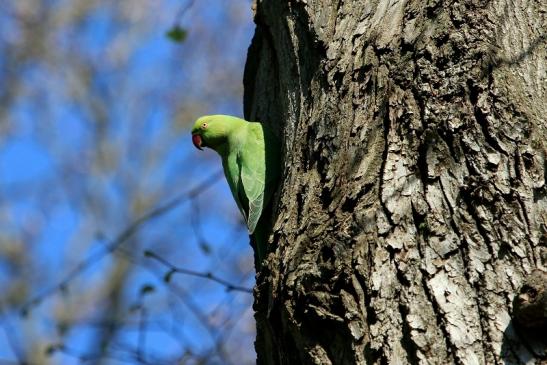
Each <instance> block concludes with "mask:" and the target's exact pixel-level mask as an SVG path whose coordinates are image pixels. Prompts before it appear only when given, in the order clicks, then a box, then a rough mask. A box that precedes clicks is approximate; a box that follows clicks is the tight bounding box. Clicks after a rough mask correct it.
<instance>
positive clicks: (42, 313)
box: [0, 0, 254, 364]
mask: <svg viewBox="0 0 547 365" xmlns="http://www.w3.org/2000/svg"><path fill="white" fill-rule="evenodd" d="M88 1H89V0H88ZM84 3H85V2H84V1H83V0H81V1H74V2H68V1H46V0H44V1H41V2H34V3H33V2H30V1H19V2H16V1H15V0H13V1H8V2H7V4H5V5H6V7H5V8H6V11H5V12H4V14H3V15H0V24H2V26H0V81H1V82H2V84H3V85H5V87H6V88H7V87H9V88H11V89H9V90H7V89H4V90H3V91H2V92H0V100H2V104H1V105H0V108H1V109H0V112H1V113H2V114H1V115H2V119H3V120H2V121H1V122H0V132H2V133H1V135H0V227H1V230H0V284H2V285H3V287H4V288H5V290H6V291H8V292H9V293H12V296H13V298H12V297H11V296H9V295H8V297H9V298H7V299H5V300H4V301H3V302H2V310H3V312H2V316H1V320H2V328H3V329H4V332H3V333H2V332H0V360H9V361H15V360H17V354H16V353H14V352H17V348H18V347H19V348H20V349H21V350H20V352H22V353H23V355H19V356H25V357H27V356H28V357H29V359H35V358H39V357H37V355H35V353H36V351H43V350H44V349H45V347H47V346H49V345H51V344H55V343H57V344H60V343H62V344H64V346H65V350H63V351H58V352H55V353H54V354H53V355H52V356H51V357H50V358H49V360H50V361H51V362H52V363H57V364H78V363H80V360H78V358H77V357H78V356H84V355H86V356H87V355H93V354H94V353H97V351H98V349H97V343H95V342H96V341H98V339H100V338H102V337H104V336H103V335H101V331H104V328H100V327H97V326H95V325H93V324H92V323H93V321H96V320H99V319H102V320H104V319H105V318H107V317H108V315H105V313H110V312H112V313H114V312H115V313H116V315H117V316H118V319H121V320H123V321H124V325H123V326H122V329H121V330H120V331H119V332H117V333H116V334H115V338H114V339H113V340H112V341H111V342H109V353H111V354H114V355H112V356H113V357H114V358H111V359H109V360H108V361H109V362H108V363H112V364H118V363H139V362H138V361H137V360H135V359H134V358H133V357H132V356H134V355H135V351H136V350H135V349H137V348H140V349H141V350H140V351H142V352H144V355H143V354H140V355H141V356H144V357H145V359H146V360H147V361H150V362H152V363H154V362H157V363H160V360H162V359H171V358H172V357H173V356H179V355H181V354H182V353H184V352H187V353H190V354H195V355H196V356H197V355H199V354H204V355H206V354H209V353H212V354H214V353H215V352H214V348H215V344H214V337H215V336H221V338H222V342H223V346H224V347H225V350H226V352H228V353H229V352H232V353H233V351H234V350H237V351H239V353H246V354H247V356H243V357H242V358H243V359H247V360H248V361H250V362H252V360H253V359H254V358H253V356H254V355H253V351H254V350H253V348H252V346H253V345H252V341H253V336H254V335H253V326H254V324H253V323H252V312H251V310H250V306H251V304H252V300H251V299H252V298H251V296H250V295H249V294H248V293H234V292H229V293H227V292H226V291H225V289H224V288H223V287H222V286H221V285H218V284H217V283H214V282H211V281H208V280H205V279H201V278H196V277H192V276H185V275H183V274H177V275H175V276H173V279H172V281H171V282H170V283H169V285H167V283H165V282H164V281H163V280H162V274H164V273H165V272H166V271H167V268H166V267H164V266H162V265H160V264H158V263H157V262H153V260H150V259H147V258H145V257H144V255H143V252H144V251H145V250H152V251H153V252H156V253H157V254H159V255H162V257H166V258H168V259H169V261H170V262H171V263H173V264H175V265H177V266H180V267H184V268H187V269H191V270H197V271H203V272H213V273H215V274H216V275H218V276H219V277H222V278H223V279H226V280H229V281H230V282H233V283H236V284H240V285H243V286H246V287H252V285H253V282H254V274H253V271H252V257H251V249H250V247H249V245H248V239H247V235H246V231H245V228H244V227H243V225H242V224H241V219H240V217H239V213H238V212H237V209H236V207H235V204H234V203H233V201H232V199H231V196H230V192H229V189H228V187H227V184H226V183H225V181H224V179H221V180H219V181H217V182H215V183H214V184H213V186H212V187H211V188H207V190H206V191H204V192H203V193H202V194H200V195H199V196H198V197H197V198H195V199H193V200H188V201H185V202H183V203H181V204H180V205H178V206H177V207H176V208H174V209H172V210H170V211H169V212H167V213H166V214H164V215H162V216H161V217H159V218H157V219H155V220H152V221H150V222H147V223H146V224H145V225H144V226H143V227H142V229H140V230H139V231H138V233H137V234H135V236H134V238H133V239H130V240H128V241H127V242H125V243H124V244H123V245H122V246H121V249H120V250H116V251H115V252H114V253H112V254H108V255H105V256H104V257H103V258H101V259H100V260H97V261H96V262H94V263H93V265H91V266H90V268H89V269H87V270H85V271H84V272H83V273H82V274H81V275H78V276H76V277H74V278H72V279H71V280H70V281H69V282H68V286H67V290H66V291H64V292H63V291H59V290H57V291H54V292H53V294H52V295H50V296H47V297H46V298H44V299H43V300H41V301H40V302H39V303H38V304H37V305H36V306H33V307H32V308H31V310H30V312H29V315H28V316H27V317H22V316H20V314H19V313H20V309H21V307H22V306H23V305H24V304H25V303H27V302H28V300H29V299H31V298H34V297H36V296H37V295H38V296H40V295H41V293H44V292H46V291H47V290H49V288H54V287H55V285H56V284H57V283H59V281H61V280H63V279H64V278H65V277H66V275H67V274H68V273H69V272H70V271H71V270H72V269H73V268H74V267H77V265H79V264H80V263H81V262H86V260H89V258H90V257H93V255H97V253H98V252H99V253H100V252H102V251H103V250H104V247H105V245H106V244H108V242H109V240H111V239H113V238H114V237H115V236H116V235H117V234H119V233H120V232H121V231H122V230H123V229H124V228H126V227H127V226H128V225H130V224H131V222H132V221H134V220H135V219H137V218H138V217H140V216H142V215H143V214H146V212H148V211H150V210H152V209H154V208H155V207H157V206H159V205H161V204H163V203H165V202H168V201H169V200H170V199H172V198H173V197H175V196H177V195H179V194H181V193H183V192H185V191H188V190H189V189H191V188H194V187H196V186H198V184H199V183H200V182H202V181H204V180H206V179H207V178H208V177H209V176H211V175H213V174H215V173H217V172H218V171H219V170H220V161H219V159H218V157H217V156H216V155H214V153H213V152H211V151H206V152H200V151H197V150H195V149H194V147H193V146H192V145H191V143H190V138H189V132H188V128H189V126H190V124H191V123H192V122H193V120H194V119H195V118H197V117H198V116H200V115H201V114H209V113H226V114H233V115H238V116H241V115H242V85H241V83H242V75H243V67H244V63H245V58H246V52H247V48H248V45H249V43H250V39H251V37H252V34H253V31H254V25H253V23H252V14H251V11H250V2H249V1H246V0H245V1H244V0H241V1H240V0H233V1H230V2H226V1H224V0H211V1H208V2H206V3H205V2H195V3H194V4H193V5H192V6H191V7H189V8H188V11H187V12H186V13H185V14H184V15H183V17H182V18H181V19H180V20H179V21H180V25H181V26H182V27H184V28H185V29H187V31H188V37H187V39H186V40H185V41H184V42H183V43H181V44H177V43H175V42H172V41H170V40H169V39H167V38H166V37H165V33H166V31H167V30H168V29H169V28H170V27H171V26H172V25H173V22H176V21H177V19H176V16H175V14H176V13H177V11H178V10H179V9H180V8H181V7H184V4H185V3H184V2H181V1H166V2H147V1H134V2H131V1H119V2H117V3H116V2H107V1H99V0H98V1H90V3H92V4H93V5H92V6H90V7H89V8H85V7H84V10H82V9H81V8H79V7H78V4H79V5H82V4H84ZM130 3H131V4H130ZM25 4H26V5H25ZM71 7H73V8H71ZM70 11H74V12H76V11H78V12H81V14H80V16H79V17H71V16H70ZM23 20H24V21H23ZM40 26H44V29H39V28H40ZM33 42H35V43H36V44H34V43H33ZM203 188H204V189H205V187H203ZM116 275H121V278H118V277H117V276H116ZM115 279H119V280H120V284H119V285H118V286H116V288H117V289H116V290H118V292H120V293H121V294H120V299H119V300H118V304H119V307H118V308H116V309H115V310H113V309H112V308H110V307H109V302H108V295H106V294H105V290H108V288H109V287H110V286H109V285H110V284H109V283H110V281H112V280H114V281H115ZM112 285H113V284H112ZM143 286H150V287H153V288H154V291H153V292H151V293H149V294H147V295H145V296H144V298H141V296H140V294H139V293H140V291H141V289H142V288H143ZM180 293H185V294H184V295H182V296H183V297H184V300H182V301H181V300H180ZM142 300H144V302H142V303H141V301H142ZM136 304H141V308H144V311H142V310H135V309H134V307H135V305H136ZM192 307H195V308H197V309H198V312H199V313H200V315H202V316H205V318H206V319H205V320H206V321H207V323H208V325H207V326H204V325H203V323H202V322H203V320H204V319H203V318H204V317H201V318H200V317H199V315H196V313H194V312H195V311H194V312H193V309H192ZM195 308H194V309H195ZM142 313H146V316H147V318H148V319H150V321H151V323H150V324H149V325H147V327H146V329H147V330H146V331H143V330H142V328H141V330H139V328H138V324H139V323H143V322H142V321H141V319H140V318H141V316H142V315H143V314H142ZM139 321H141V322H139ZM225 323H228V325H226V324H225ZM60 324H67V327H68V328H63V326H62V325H60ZM166 326H167V327H169V328H166ZM210 327H212V328H214V329H215V331H214V332H215V334H214V335H213V336H211V333H209V332H210V331H209V330H208V328H210ZM98 328H99V329H98ZM7 333H9V334H10V338H13V340H12V341H9V340H8V338H7V337H6V334H7ZM143 333H146V335H145V336H144V340H143ZM224 337H226V339H224ZM13 343H15V345H14V344H13ZM128 349H129V350H128ZM212 349H213V350H212ZM14 350H15V351H14ZM211 351H212V352H211ZM74 355H77V356H74ZM156 357H157V358H156ZM228 360H229V359H228ZM247 360H245V361H247ZM210 361H211V363H222V362H223V361H222V360H220V358H215V357H214V356H211V358H210Z"/></svg>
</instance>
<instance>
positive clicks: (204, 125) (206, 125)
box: [201, 123, 209, 129]
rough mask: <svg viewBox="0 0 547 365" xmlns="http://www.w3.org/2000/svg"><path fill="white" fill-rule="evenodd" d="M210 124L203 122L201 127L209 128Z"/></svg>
mask: <svg viewBox="0 0 547 365" xmlns="http://www.w3.org/2000/svg"><path fill="white" fill-rule="evenodd" d="M208 126H209V125H208V124H207V123H203V124H202V125H201V129H207V127H208Z"/></svg>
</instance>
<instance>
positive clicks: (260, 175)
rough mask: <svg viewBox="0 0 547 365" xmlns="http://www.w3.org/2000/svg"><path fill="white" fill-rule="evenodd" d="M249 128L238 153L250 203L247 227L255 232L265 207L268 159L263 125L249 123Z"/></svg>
mask: <svg viewBox="0 0 547 365" xmlns="http://www.w3.org/2000/svg"><path fill="white" fill-rule="evenodd" d="M248 128H249V130H248V133H247V137H246V140H245V143H244V146H243V147H242V148H241V149H240V151H239V154H238V165H239V167H240V174H241V182H242V185H243V190H244V193H245V196H246V197H247V201H248V204H249V210H248V213H247V217H246V218H247V227H248V229H249V233H253V232H254V230H255V228H256V225H257V223H258V220H259V219H260V215H261V214H262V209H263V208H264V207H263V205H264V180H265V176H266V161H265V150H264V134H263V131H262V126H261V125H260V124H259V123H249V126H248Z"/></svg>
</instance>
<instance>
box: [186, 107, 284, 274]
mask: <svg viewBox="0 0 547 365" xmlns="http://www.w3.org/2000/svg"><path fill="white" fill-rule="evenodd" d="M192 141H193V142H194V145H195V146H196V147H198V148H200V149H201V147H209V148H212V149H213V150H215V151H216V152H218V154H219V155H220V157H221V158H222V166H223V168H224V174H225V176H226V180H227V181H228V185H229V186H230V190H231V192H232V195H233V197H234V199H235V201H236V204H237V206H238V208H239V210H240V211H241V214H242V215H243V217H244V218H245V221H246V223H247V227H248V229H249V233H250V234H253V236H254V238H255V242H256V250H257V256H258V262H259V263H260V262H261V261H262V259H264V255H265V253H266V247H265V245H266V239H267V237H265V234H266V232H265V229H264V227H261V226H260V224H261V223H262V222H260V218H261V216H262V213H263V211H264V208H265V207H266V206H267V204H268V202H269V200H270V198H271V196H272V194H273V192H274V191H275V189H276V186H277V184H276V183H277V180H278V178H279V143H278V141H277V139H276V137H275V136H274V134H273V133H272V132H271V131H269V130H268V129H267V128H266V127H264V126H263V125H262V124H260V123H254V122H247V121H246V120H243V119H240V118H236V117H231V116H228V115H208V116H204V117H201V118H199V119H198V120H197V121H196V122H195V124H194V127H193V128H192Z"/></svg>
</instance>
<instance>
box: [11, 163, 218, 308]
mask: <svg viewBox="0 0 547 365" xmlns="http://www.w3.org/2000/svg"><path fill="white" fill-rule="evenodd" d="M221 175H222V171H217V172H216V173H214V174H212V175H211V176H209V177H208V178H207V179H205V180H204V181H203V182H201V183H199V184H197V185H196V186H195V187H193V188H192V189H190V190H188V191H186V192H184V193H182V194H180V195H178V196H176V197H175V198H173V199H171V200H170V201H169V202H167V203H165V204H164V205H161V206H159V207H157V208H155V209H153V210H152V211H150V212H149V213H147V214H145V215H143V216H142V217H140V218H138V219H137V220H135V221H134V222H133V223H131V224H130V225H129V226H128V227H127V228H126V229H124V230H123V231H122V232H121V233H120V234H118V236H116V238H114V239H113V240H112V241H110V242H109V243H108V244H106V245H105V246H104V247H103V249H102V250H101V251H97V252H96V253H95V254H93V255H91V256H89V257H88V258H87V259H85V260H84V261H82V262H80V263H79V264H78V265H76V267H74V268H73V269H72V270H71V271H70V272H69V273H68V274H67V275H66V276H65V277H64V278H63V279H62V280H61V281H59V282H58V283H57V284H56V285H55V286H52V287H51V288H49V289H47V290H45V291H44V292H42V293H41V294H39V295H37V296H35V297H34V298H33V299H31V300H30V301H29V302H27V303H25V304H24V305H23V306H22V308H21V313H22V315H26V314H27V313H28V311H29V310H30V308H31V307H33V306H36V305H38V304H40V303H41V302H42V301H43V300H44V299H46V298H48V297H50V296H51V295H53V294H55V292H57V291H63V290H65V289H66V287H67V285H68V284H69V283H70V282H71V281H72V280H74V278H75V277H77V276H78V275H80V274H81V273H82V272H84V271H85V270H87V269H89V268H90V267H92V266H93V265H94V264H96V263H97V262H99V261H100V260H101V259H103V258H104V257H106V256H107V255H109V254H110V253H112V252H113V251H114V250H116V249H117V248H118V247H119V246H120V245H122V244H123V243H124V242H126V241H127V240H129V239H130V238H131V237H133V235H135V233H137V232H138V230H139V229H140V228H141V227H142V226H143V225H144V224H145V223H147V222H150V221H152V220H154V219H156V218H158V217H160V216H162V215H164V214H166V213H167V212H169V211H171V210H172V209H174V208H175V207H177V206H178V205H180V204H182V203H183V202H185V201H188V200H191V199H193V198H195V197H197V196H198V195H200V194H202V193H203V192H205V191H206V190H207V189H208V188H210V187H211V186H213V185H214V183H216V182H217V181H218V180H219V178H220V177H221Z"/></svg>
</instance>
